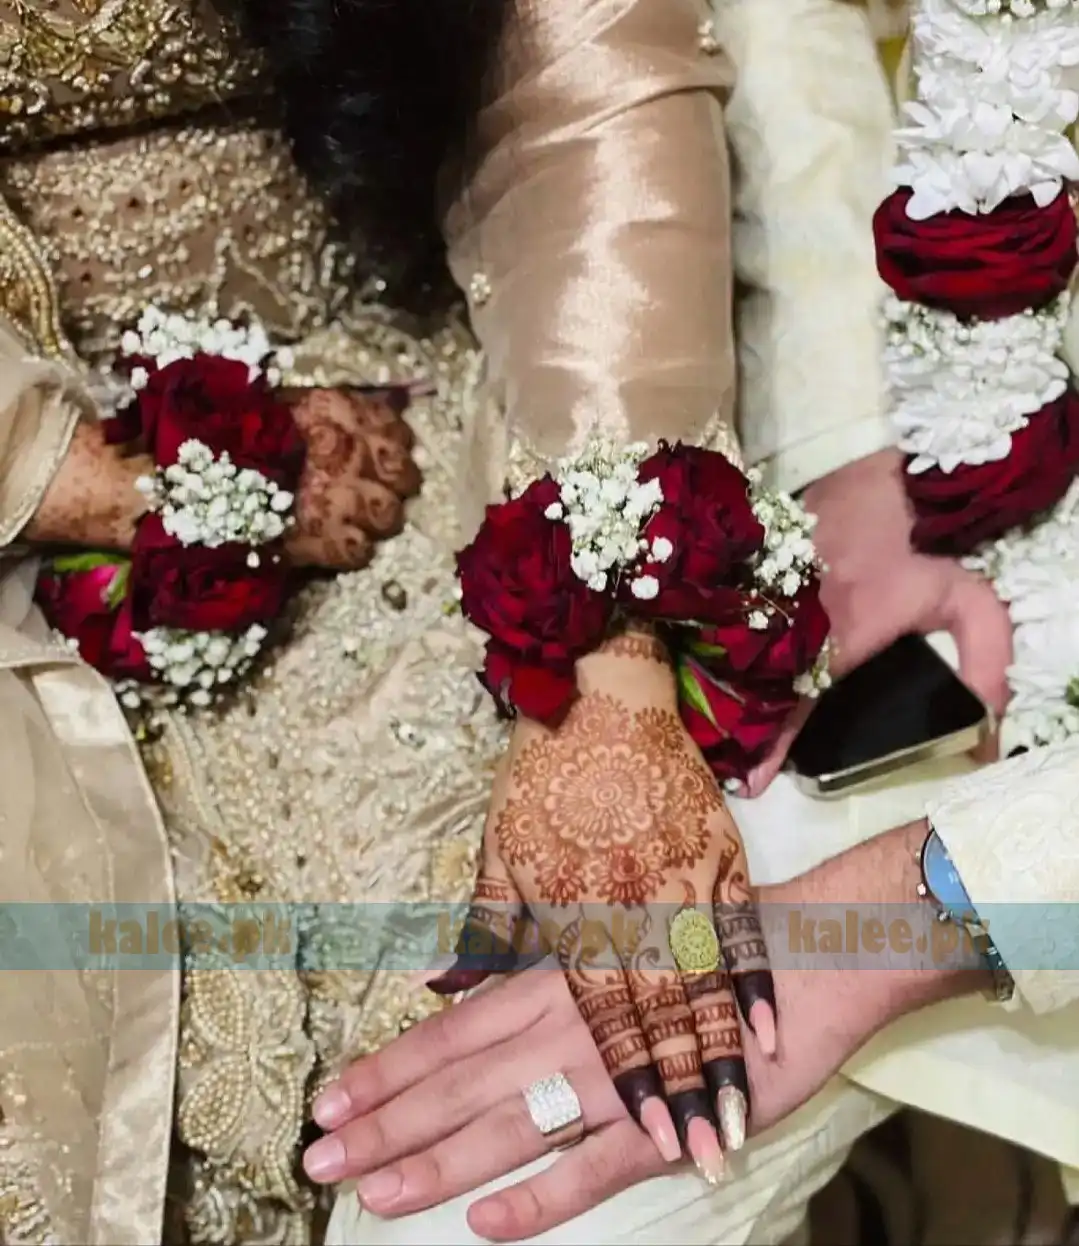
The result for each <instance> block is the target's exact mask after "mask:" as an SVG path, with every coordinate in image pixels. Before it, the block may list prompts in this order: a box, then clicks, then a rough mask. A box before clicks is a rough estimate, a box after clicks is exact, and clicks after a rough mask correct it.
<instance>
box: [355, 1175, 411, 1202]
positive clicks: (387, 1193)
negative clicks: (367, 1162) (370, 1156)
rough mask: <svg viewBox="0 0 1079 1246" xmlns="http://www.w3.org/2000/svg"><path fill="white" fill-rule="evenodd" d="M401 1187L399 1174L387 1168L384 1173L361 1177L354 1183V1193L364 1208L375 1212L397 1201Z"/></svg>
mask: <svg viewBox="0 0 1079 1246" xmlns="http://www.w3.org/2000/svg"><path fill="white" fill-rule="evenodd" d="M401 1185H402V1182H401V1174H400V1173H398V1172H394V1171H393V1169H392V1168H387V1169H386V1170H385V1171H384V1172H373V1173H371V1174H370V1175H369V1176H367V1177H361V1178H360V1179H359V1181H357V1182H356V1193H357V1194H358V1195H359V1198H360V1202H361V1203H362V1204H363V1205H364V1207H368V1208H370V1210H371V1211H374V1212H377V1211H378V1210H379V1208H382V1207H388V1206H389V1205H390V1204H391V1203H395V1202H396V1201H397V1197H398V1195H399V1194H400V1193H401Z"/></svg>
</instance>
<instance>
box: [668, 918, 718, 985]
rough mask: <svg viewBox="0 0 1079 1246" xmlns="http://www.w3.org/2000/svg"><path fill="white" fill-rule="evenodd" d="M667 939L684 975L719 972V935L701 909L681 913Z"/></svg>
mask: <svg viewBox="0 0 1079 1246" xmlns="http://www.w3.org/2000/svg"><path fill="white" fill-rule="evenodd" d="M667 938H668V940H669V941H670V945H671V951H672V952H673V953H674V963H675V964H676V965H677V966H678V968H679V970H680V972H682V973H714V972H715V970H717V969H718V968H719V956H720V947H719V935H717V934H716V928H715V926H714V925H713V924H712V922H711V921H710V920H709V919H708V918H707V917H706V916H705V915H704V914H703V913H702V912H701V911H700V910H699V909H681V910H680V911H679V912H677V913H675V915H674V916H673V917H672V918H671V921H670V925H669V926H668V927H667Z"/></svg>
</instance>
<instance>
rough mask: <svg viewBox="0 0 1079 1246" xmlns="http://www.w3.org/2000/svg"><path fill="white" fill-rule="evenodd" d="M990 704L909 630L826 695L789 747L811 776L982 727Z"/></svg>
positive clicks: (798, 765)
mask: <svg viewBox="0 0 1079 1246" xmlns="http://www.w3.org/2000/svg"><path fill="white" fill-rule="evenodd" d="M985 716H986V709H985V706H984V705H982V703H981V701H979V700H978V698H977V697H976V696H975V695H974V693H973V692H971V691H970V689H969V688H967V686H966V685H965V684H964V683H963V682H962V681H961V680H960V679H959V678H958V676H957V675H956V674H955V673H954V671H953V670H952V669H951V667H950V666H949V665H948V664H947V662H945V661H944V659H943V658H941V657H939V656H938V655H937V653H936V652H935V651H934V650H933V648H932V647H931V646H930V645H929V644H928V642H927V641H925V640H924V639H923V638H922V637H921V636H904V637H903V638H902V639H901V640H898V641H896V643H895V644H894V645H892V646H891V647H890V648H888V649H885V650H884V651H883V653H878V654H877V655H876V657H873V658H870V660H869V661H868V662H866V663H865V664H864V665H863V666H859V667H858V668H857V669H856V670H853V671H851V672H850V674H849V675H846V676H844V678H843V679H841V680H839V681H838V682H837V683H835V684H834V685H833V686H832V687H831V688H829V689H828V691H827V692H825V693H823V694H822V695H821V697H820V699H819V700H818V702H817V704H816V706H815V707H814V709H813V713H812V714H811V715H810V717H809V720H808V721H807V723H806V725H805V726H804V727H803V728H802V731H801V733H800V734H799V736H798V738H797V740H795V742H794V746H793V748H792V749H791V751H790V762H791V765H792V766H793V767H794V769H795V770H796V771H798V773H799V774H801V775H804V776H805V777H806V778H809V779H816V778H820V777H821V776H824V775H834V774H838V773H840V772H842V771H846V770H852V769H855V768H856V767H860V766H865V765H868V764H870V763H872V762H874V761H878V760H880V759H881V758H884V757H890V756H892V755H893V754H895V753H899V752H903V751H904V750H906V749H914V748H917V747H918V746H919V745H924V744H928V743H931V742H932V741H934V740H940V739H944V738H946V737H948V736H951V735H956V734H957V733H959V732H961V731H964V730H967V729H968V728H970V727H976V726H978V724H979V723H981V722H982V721H983V719H984V718H985Z"/></svg>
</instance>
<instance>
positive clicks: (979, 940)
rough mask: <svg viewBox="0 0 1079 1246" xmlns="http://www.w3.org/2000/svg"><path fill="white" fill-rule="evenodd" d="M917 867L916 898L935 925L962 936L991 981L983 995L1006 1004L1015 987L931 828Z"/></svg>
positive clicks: (941, 841) (949, 858)
mask: <svg viewBox="0 0 1079 1246" xmlns="http://www.w3.org/2000/svg"><path fill="white" fill-rule="evenodd" d="M919 863H920V865H921V871H922V881H921V882H920V883H919V884H918V895H919V896H921V897H922V899H924V900H928V901H929V902H930V904H932V905H933V907H934V908H935V909H936V914H937V921H941V922H952V923H953V924H954V925H956V926H958V927H960V929H962V930H963V931H965V932H966V935H967V938H968V939H969V940H970V945H971V947H972V948H973V949H974V951H975V952H976V953H977V954H978V955H979V956H980V957H981V958H982V960H983V961H984V962H985V965H986V968H987V969H988V970H989V973H990V975H991V977H992V980H993V981H992V986H991V988H990V989H989V991H988V992H987V994H988V996H989V998H990V999H993V1000H995V1001H997V1002H998V1003H1007V1001H1008V1000H1010V999H1011V997H1012V996H1013V995H1014V994H1015V983H1014V981H1013V980H1012V976H1011V974H1010V973H1009V972H1008V969H1007V966H1006V965H1005V964H1004V961H1003V959H1002V957H1001V955H1000V953H999V952H998V951H997V949H996V945H995V944H994V943H993V940H992V939H991V938H990V937H989V931H988V929H987V927H986V925H985V923H984V922H983V921H982V920H981V918H980V917H979V916H978V911H977V909H975V907H974V905H973V904H972V903H971V899H970V896H969V895H968V894H967V889H966V887H964V886H963V880H962V879H961V878H960V877H959V871H958V870H957V869H956V868H955V866H954V864H953V863H952V859H951V857H950V856H949V855H948V850H947V848H945V847H944V841H943V840H942V839H941V838H940V836H939V835H938V834H937V832H936V831H935V830H934V829H933V827H932V825H930V827H929V834H928V835H927V836H926V838H925V843H924V844H922V850H921V853H920V854H919Z"/></svg>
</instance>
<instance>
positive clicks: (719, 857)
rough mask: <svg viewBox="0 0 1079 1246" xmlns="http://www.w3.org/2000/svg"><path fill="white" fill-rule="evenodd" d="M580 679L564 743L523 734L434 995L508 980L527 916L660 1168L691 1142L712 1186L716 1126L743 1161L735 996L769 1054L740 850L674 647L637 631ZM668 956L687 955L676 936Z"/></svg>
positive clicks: (533, 727) (758, 942) (769, 1019)
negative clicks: (676, 668)
mask: <svg viewBox="0 0 1079 1246" xmlns="http://www.w3.org/2000/svg"><path fill="white" fill-rule="evenodd" d="M578 679H579V685H580V689H581V695H580V697H579V698H578V700H577V701H576V703H575V704H574V706H573V708H572V710H571V711H570V713H569V715H568V717H567V719H566V720H565V722H564V723H563V724H562V725H561V726H560V727H559V728H558V729H557V730H556V731H550V730H547V729H546V728H544V727H541V726H539V725H537V724H535V723H530V722H521V723H520V724H519V725H518V727H517V729H516V731H515V733H514V737H513V740H512V743H511V747H510V752H509V756H508V759H507V763H506V765H505V768H504V770H503V772H502V774H501V776H500V778H499V781H498V784H497V785H496V791H495V794H494V798H493V801H492V806H491V811H490V815H489V818H488V823H487V830H486V835H485V840H484V858H483V865H482V869H481V876H480V878H479V881H478V883H477V886H476V891H475V895H474V900H473V907H472V909H471V912H470V915H469V919H468V921H467V923H466V927H465V931H464V933H463V935H462V939H461V941H460V943H459V951H460V953H461V955H460V956H459V959H458V962H457V964H456V965H455V966H454V968H453V969H451V970H450V971H449V973H448V974H447V975H445V976H444V978H443V979H442V980H441V981H440V982H438V983H435V984H433V986H434V989H436V990H440V991H441V992H443V993H454V992H457V991H459V990H462V989H465V988H467V987H469V986H474V985H476V983H477V982H478V981H480V980H482V978H483V977H486V976H487V974H488V973H489V972H490V970H491V965H492V958H491V952H492V950H496V949H498V948H501V950H502V957H501V964H502V967H503V968H509V967H510V965H511V964H512V961H513V956H514V951H521V950H522V947H523V945H522V933H521V932H522V931H523V930H524V929H525V927H524V926H523V925H522V921H521V919H522V916H523V914H524V912H525V910H526V909H527V911H528V912H529V913H530V914H531V917H532V919H533V920H534V922H535V923H537V924H538V927H539V929H540V931H541V935H542V940H541V946H542V948H543V949H547V948H550V949H551V950H554V951H555V952H556V954H557V956H558V959H559V961H560V963H561V964H562V967H563V969H564V971H565V973H566V977H567V980H568V982H569V986H570V990H571V991H572V993H573V995H574V998H575V999H576V1000H577V1005H578V1007H579V1009H580V1011H581V1015H582V1016H583V1017H584V1018H585V1020H586V1021H587V1023H588V1026H589V1029H590V1030H591V1032H592V1036H593V1038H594V1040H595V1042H596V1045H597V1047H598V1048H599V1051H600V1054H601V1055H602V1057H603V1060H604V1063H605V1065H606V1067H607V1069H608V1071H609V1073H610V1074H611V1076H612V1078H613V1079H614V1083H615V1086H616V1088H617V1089H618V1091H619V1093H620V1094H621V1095H622V1097H623V1099H624V1100H625V1102H626V1105H627V1107H628V1108H629V1110H630V1112H631V1113H632V1114H633V1115H634V1116H635V1117H636V1118H637V1119H638V1120H639V1121H640V1122H641V1123H642V1124H643V1125H644V1127H645V1128H646V1129H647V1130H648V1132H649V1133H650V1134H651V1135H652V1137H653V1139H654V1140H655V1142H656V1144H657V1146H658V1147H659V1149H660V1152H661V1153H662V1154H663V1155H664V1157H665V1158H667V1159H669V1160H673V1159H676V1158H678V1156H679V1154H680V1148H679V1142H681V1144H682V1145H683V1146H686V1147H688V1149H689V1151H690V1153H691V1154H692V1156H693V1157H694V1159H695V1160H696V1161H697V1163H698V1166H699V1167H700V1168H701V1169H702V1171H703V1172H704V1173H705V1174H706V1175H708V1176H711V1177H718V1175H719V1173H720V1171H721V1170H722V1166H723V1161H722V1154H721V1149H720V1146H719V1140H718V1138H717V1133H716V1128H715V1125H716V1123H717V1122H718V1124H719V1125H720V1128H721V1132H722V1135H723V1139H724V1142H725V1143H726V1145H727V1146H728V1147H729V1148H732V1149H737V1148H738V1147H740V1146H741V1145H742V1142H743V1141H744V1138H745V1129H746V1114H747V1106H748V1084H747V1081H746V1070H745V1059H744V1055H743V1050H742V1040H741V1033H740V1029H739V1024H738V1009H737V1007H736V998H737V1000H738V1003H740V1005H741V1009H742V1013H743V1015H744V1016H746V1017H747V1019H748V1020H749V1021H750V1023H751V1024H752V1025H753V1026H754V1028H755V1030H756V1032H757V1034H758V1036H759V1037H760V1040H761V1042H762V1044H763V1045H764V1046H765V1048H766V1049H770V1050H773V1051H774V1038H775V1030H774V1012H773V1010H774V993H773V988H772V981H771V973H770V971H769V969H768V959H767V952H766V949H765V946H764V942H763V938H762V936H761V930H760V924H759V920H758V917H757V913H756V908H755V905H754V903H753V897H752V894H751V892H750V888H749V885H748V878H747V864H746V858H745V850H744V848H743V845H742V841H741V838H740V836H739V834H738V831H737V828H736V827H735V825H734V823H733V822H732V820H731V818H730V815H729V814H728V812H727V809H726V806H725V803H724V801H723V797H722V794H721V793H720V791H719V789H718V787H717V785H716V782H715V779H714V778H713V776H712V774H711V772H710V771H709V770H708V768H707V766H706V765H705V763H704V761H703V759H702V758H701V756H700V754H699V752H698V751H697V749H696V748H695V746H694V745H693V743H692V741H691V740H690V739H689V736H688V735H687V733H686V732H685V730H684V728H683V727H682V724H681V721H680V719H679V716H678V707H677V701H676V693H675V686H674V680H673V676H672V672H671V669H670V666H669V662H668V659H667V654H666V651H665V650H664V648H663V646H662V645H661V644H660V643H659V642H658V641H657V640H656V639H655V638H654V637H652V636H650V635H647V634H638V633H632V634H627V635H626V636H623V637H620V638H617V639H615V640H613V641H611V642H610V643H609V644H608V645H607V646H606V647H605V648H604V650H603V651H601V652H600V653H599V654H596V655H593V656H592V657H591V658H589V659H587V660H586V661H584V662H582V663H580V665H579V672H578ZM689 912H692V913H693V916H692V917H689ZM679 915H680V916H679ZM687 917H689V919H688V921H687ZM675 919H677V924H676V926H674V927H672V921H674V920H675ZM713 923H714V925H713ZM687 927H688V928H689V930H690V931H691V933H692V934H693V935H694V936H695V938H696V939H697V940H698V941H699V943H698V944H697V946H698V947H699V949H700V951H701V952H702V957H701V959H700V960H699V961H698V962H697V963H696V964H695V965H694V966H693V967H692V970H691V965H690V963H689V961H687V958H686V956H685V955H684V954H683V955H681V956H680V957H679V959H680V960H681V961H682V967H681V968H679V965H678V964H676V960H675V956H674V954H673V953H672V930H678V929H681V930H682V931H683V932H684V931H685V930H686V928H687ZM716 929H718V931H719V942H718V943H717V940H716V934H715V930H716ZM673 942H674V943H675V944H678V946H679V947H682V940H680V939H679V937H678V935H677V934H675V935H674V939H673ZM690 942H691V943H692V940H690ZM709 945H711V946H709ZM720 946H722V952H723V959H724V960H725V962H726V968H724V967H723V965H722V964H720V962H719V957H718V952H719V948H720ZM476 949H480V955H479V956H477V955H476V954H475V952H476ZM686 950H687V951H693V948H692V947H687V948H686ZM485 952H486V955H485V954H484V953H485ZM507 953H508V956H507ZM710 954H711V961H710V963H709V956H710ZM664 1099H666V1106H665V1104H664ZM668 1108H669V1111H668ZM672 1116H673V1127H672Z"/></svg>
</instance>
